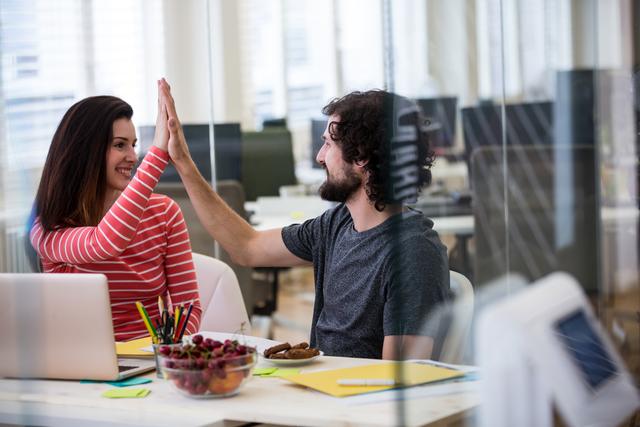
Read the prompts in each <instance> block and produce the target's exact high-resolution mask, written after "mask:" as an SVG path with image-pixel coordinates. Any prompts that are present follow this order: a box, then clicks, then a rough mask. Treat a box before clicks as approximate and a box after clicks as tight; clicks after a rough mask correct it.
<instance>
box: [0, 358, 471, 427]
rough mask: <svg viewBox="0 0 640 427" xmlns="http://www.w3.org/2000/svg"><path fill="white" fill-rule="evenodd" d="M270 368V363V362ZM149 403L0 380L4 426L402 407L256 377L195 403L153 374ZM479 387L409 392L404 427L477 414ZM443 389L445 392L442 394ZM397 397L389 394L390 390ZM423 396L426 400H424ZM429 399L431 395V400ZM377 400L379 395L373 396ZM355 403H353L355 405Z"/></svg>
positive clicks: (350, 416) (293, 418) (321, 364)
mask: <svg viewBox="0 0 640 427" xmlns="http://www.w3.org/2000/svg"><path fill="white" fill-rule="evenodd" d="M263 363H264V362H263ZM370 363H376V361H374V360H371V359H355V358H345V357H330V356H324V357H321V358H320V359H319V360H318V361H317V362H316V363H313V364H311V365H308V366H303V367H301V372H303V373H304V372H312V371H318V370H326V369H337V368H346V367H351V366H359V365H364V364H370ZM148 377H149V378H153V382H152V383H150V384H145V385H143V386H141V387H144V388H148V389H150V390H151V393H150V394H149V395H148V396H147V397H145V398H142V399H106V398H103V397H101V394H102V392H104V391H105V390H108V389H110V388H111V386H109V385H107V384H101V383H95V384H80V383H79V382H77V381H48V380H29V381H27V380H7V379H5V380H0V424H18V425H41V426H61V425H64V426H84V425H97V426H100V425H110V426H111V425H119V426H134V425H135V426H171V427H174V426H203V425H210V426H236V425H243V424H244V423H269V424H278V425H291V426H325V425H326V426H335V425H357V426H385V427H386V426H390V425H397V424H398V422H399V421H398V420H399V419H398V413H397V411H398V408H399V406H398V405H399V402H398V401H396V400H383V399H384V394H381V393H374V394H376V395H378V398H375V400H373V401H368V402H366V403H365V402H363V401H362V399H361V398H362V396H358V397H354V398H334V397H331V396H328V395H324V394H322V393H319V392H316V391H314V390H310V389H307V388H304V387H301V386H297V385H294V384H292V383H290V382H287V381H286V380H283V379H280V378H261V377H255V378H252V379H251V381H248V382H247V384H246V385H245V386H244V388H243V389H241V390H240V393H239V394H238V395H236V396H234V397H229V398H221V399H205V400H198V399H191V398H188V397H185V396H182V395H181V394H179V393H178V392H177V391H176V390H174V389H173V388H172V387H171V385H170V384H169V383H168V382H166V381H164V380H158V379H156V378H155V373H152V374H149V375H148ZM476 387H477V382H475V381H468V382H459V383H450V384H440V385H438V384H433V385H424V386H418V387H412V388H409V389H406V390H407V391H409V390H411V391H412V394H410V395H409V396H410V398H409V399H406V400H403V401H402V402H401V403H403V404H404V405H403V406H404V424H405V425H410V426H418V425H440V426H445V425H448V423H450V422H456V421H459V420H461V419H464V418H466V417H468V416H470V415H471V414H472V413H473V411H472V409H473V408H474V407H476V406H477V405H478V404H479V396H478V393H477V391H476V390H477V388H476ZM439 390H440V391H439ZM383 393H389V392H383ZM420 394H421V396H419V395H420ZM427 394H429V395H427ZM369 396H372V397H375V396H373V394H372V395H369ZM350 399H351V400H350Z"/></svg>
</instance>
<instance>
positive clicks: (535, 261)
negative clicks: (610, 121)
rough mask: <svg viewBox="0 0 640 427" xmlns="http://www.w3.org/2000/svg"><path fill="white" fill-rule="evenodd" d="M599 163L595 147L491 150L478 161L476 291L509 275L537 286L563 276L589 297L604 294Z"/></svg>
mask: <svg viewBox="0 0 640 427" xmlns="http://www.w3.org/2000/svg"><path fill="white" fill-rule="evenodd" d="M505 156H506V157H505ZM594 156H595V153H594V148H593V147H591V146H574V147H569V146H563V147H559V146H546V147H545V146H538V147H533V146H529V147H517V146H512V147H506V149H505V148H503V147H484V148H481V149H478V150H477V151H476V152H475V153H474V155H473V157H472V171H473V173H472V179H473V193H474V194H473V203H474V206H473V210H474V217H475V242H476V256H475V268H474V274H475V276H474V283H476V286H482V285H483V284H484V283H487V282H489V281H491V280H493V279H495V278H497V277H500V276H502V275H504V274H506V273H507V272H510V273H514V272H517V273H521V274H522V275H523V276H525V278H527V279H528V280H530V281H534V280H537V279H539V278H541V277H543V276H545V275H547V274H549V273H551V272H553V271H558V270H563V271H567V272H569V273H571V274H572V275H573V276H575V277H576V278H577V279H578V281H579V282H580V283H581V284H582V285H583V286H584V288H585V291H586V292H587V293H590V294H594V293H596V292H597V291H598V282H599V271H598V264H599V263H598V261H597V259H598V258H597V251H598V242H599V239H598V237H597V236H598V227H597V217H598V216H597V206H598V205H597V200H596V181H597V179H598V174H597V173H596V167H595V157H594ZM505 165H506V173H507V176H506V177H505V176H504V170H503V168H504V166H505ZM505 183H506V184H507V188H506V196H507V197H506V199H505V197H504V196H505ZM505 209H506V210H507V213H508V215H505ZM507 219H508V222H507Z"/></svg>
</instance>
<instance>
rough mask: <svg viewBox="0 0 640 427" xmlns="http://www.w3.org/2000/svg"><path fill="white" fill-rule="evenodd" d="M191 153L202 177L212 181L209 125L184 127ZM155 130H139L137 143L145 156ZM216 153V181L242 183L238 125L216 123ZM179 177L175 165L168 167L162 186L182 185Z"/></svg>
mask: <svg viewBox="0 0 640 427" xmlns="http://www.w3.org/2000/svg"><path fill="white" fill-rule="evenodd" d="M182 130H183V132H184V136H185V138H186V140H187V144H188V145H189V151H190V153H191V157H192V158H193V161H194V162H195V163H196V166H197V167H198V170H199V171H200V173H201V174H202V176H203V177H204V178H205V179H206V180H208V181H210V180H211V151H210V146H209V125H208V124H185V125H182ZM154 132H155V126H140V127H139V131H138V139H139V140H140V142H141V144H140V146H141V148H142V151H143V152H146V151H147V150H148V149H149V147H150V146H151V144H152V143H153V134H154ZM213 132H214V137H215V149H216V178H217V179H218V180H223V179H233V180H236V181H240V179H241V176H242V175H241V174H242V173H241V171H242V169H241V168H242V133H241V130H240V124H239V123H216V124H214V126H213ZM179 181H180V177H179V176H178V172H177V171H176V170H175V168H174V167H173V165H171V164H169V165H168V166H167V168H166V169H165V171H164V173H163V174H162V176H161V178H160V182H179Z"/></svg>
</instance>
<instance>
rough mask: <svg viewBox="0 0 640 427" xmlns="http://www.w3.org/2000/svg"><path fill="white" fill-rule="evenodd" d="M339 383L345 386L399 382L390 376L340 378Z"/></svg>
mask: <svg viewBox="0 0 640 427" xmlns="http://www.w3.org/2000/svg"><path fill="white" fill-rule="evenodd" d="M338 384H339V385H344V386H369V387H372V386H388V385H396V384H398V383H397V382H396V381H395V380H394V379H390V378H340V379H339V380H338Z"/></svg>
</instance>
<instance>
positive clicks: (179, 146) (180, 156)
mask: <svg viewBox="0 0 640 427" xmlns="http://www.w3.org/2000/svg"><path fill="white" fill-rule="evenodd" d="M163 82H164V84H165V85H166V88H167V89H166V99H165V100H166V102H165V105H166V108H167V117H168V119H167V128H168V130H169V142H168V151H169V157H171V161H172V162H173V163H174V164H176V166H179V163H180V162H181V161H189V160H191V155H190V154H189V147H188V146H187V140H186V139H185V137H184V133H183V132H182V125H181V124H180V120H179V119H178V113H177V112H176V104H175V102H174V100H173V96H171V89H170V88H169V84H168V83H167V82H166V81H165V80H164V79H163Z"/></svg>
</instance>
